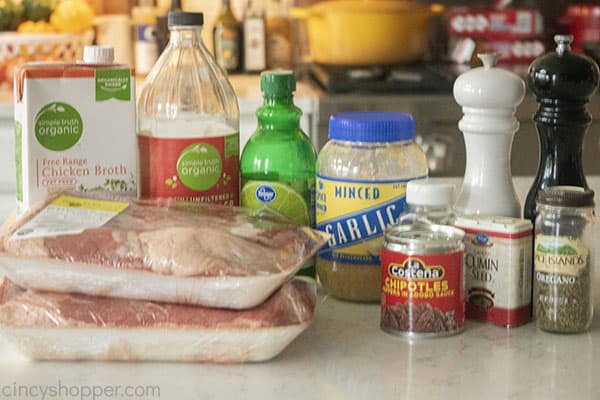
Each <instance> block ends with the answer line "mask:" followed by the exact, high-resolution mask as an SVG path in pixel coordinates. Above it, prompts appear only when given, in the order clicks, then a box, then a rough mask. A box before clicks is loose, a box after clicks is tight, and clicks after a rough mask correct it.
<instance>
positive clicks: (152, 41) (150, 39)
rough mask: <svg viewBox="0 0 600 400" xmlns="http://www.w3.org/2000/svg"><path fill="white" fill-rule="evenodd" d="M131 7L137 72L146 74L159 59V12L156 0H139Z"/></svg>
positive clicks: (141, 74) (142, 74) (139, 74)
mask: <svg viewBox="0 0 600 400" xmlns="http://www.w3.org/2000/svg"><path fill="white" fill-rule="evenodd" d="M137 4H138V5H137V6H135V7H133V8H132V9H131V19H132V23H133V26H134V31H135V39H134V46H133V51H134V54H135V57H134V59H135V61H134V63H135V73H136V75H138V76H142V77H144V76H146V75H147V74H148V72H150V70H151V69H152V67H153V66H154V63H156V60H157V59H158V48H157V44H156V17H157V14H158V11H157V8H156V1H155V0H138V2H137Z"/></svg>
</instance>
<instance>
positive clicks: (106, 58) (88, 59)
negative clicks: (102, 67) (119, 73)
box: [83, 46, 115, 64]
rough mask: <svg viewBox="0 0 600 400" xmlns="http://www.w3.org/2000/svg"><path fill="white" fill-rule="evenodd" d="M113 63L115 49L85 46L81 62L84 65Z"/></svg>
mask: <svg viewBox="0 0 600 400" xmlns="http://www.w3.org/2000/svg"><path fill="white" fill-rule="evenodd" d="M114 61H115V49H114V48H113V47H112V46H85V47H84V48H83V62H84V63H86V64H112V63H113V62H114Z"/></svg>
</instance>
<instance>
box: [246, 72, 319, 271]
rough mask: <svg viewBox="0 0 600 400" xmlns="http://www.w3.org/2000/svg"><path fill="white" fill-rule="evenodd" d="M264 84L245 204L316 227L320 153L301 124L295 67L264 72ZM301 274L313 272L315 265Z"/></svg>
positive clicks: (249, 147) (249, 153)
mask: <svg viewBox="0 0 600 400" xmlns="http://www.w3.org/2000/svg"><path fill="white" fill-rule="evenodd" d="M260 88H261V91H262V92H263V95H264V103H263V106H262V107H260V108H259V109H258V111H257V112H256V116H257V117H258V128H257V130H256V131H255V132H254V134H253V135H252V136H251V137H250V139H249V140H248V143H247V144H246V146H245V147H244V150H243V152H242V157H241V162H240V163H241V174H242V193H241V198H240V203H241V205H242V207H246V208H249V209H253V210H257V211H258V212H259V213H260V212H264V213H265V214H271V215H273V214H275V215H281V216H283V217H285V218H287V219H289V220H290V221H291V222H293V223H296V224H299V225H305V226H310V227H314V222H315V218H314V194H315V163H316V160H317V154H316V152H315V148H314V147H313V145H312V143H311V142H310V139H309V138H308V136H307V135H306V134H305V133H304V132H303V131H302V129H300V117H301V116H302V111H301V110H300V109H299V108H298V107H296V106H295V105H294V98H293V93H294V91H295V90H296V79H295V77H294V73H293V72H292V71H265V72H263V73H262V74H261V79H260ZM299 274H301V275H308V276H313V277H314V275H315V269H314V264H313V262H312V261H311V263H310V265H306V266H304V267H303V268H302V269H301V270H300V272H299Z"/></svg>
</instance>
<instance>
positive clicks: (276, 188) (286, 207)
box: [241, 179, 315, 226]
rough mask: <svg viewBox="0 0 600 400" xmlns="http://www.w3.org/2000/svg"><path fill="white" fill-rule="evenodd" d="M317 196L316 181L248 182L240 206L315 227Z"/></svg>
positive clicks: (243, 190) (243, 189) (244, 187)
mask: <svg viewBox="0 0 600 400" xmlns="http://www.w3.org/2000/svg"><path fill="white" fill-rule="evenodd" d="M314 193H315V187H314V179H306V180H298V181H296V182H291V183H288V184H285V183H281V182H271V181H253V180H249V181H246V182H245V183H244V186H243V188H242V195H241V205H242V207H245V208H249V209H251V210H259V211H264V212H265V213H269V214H274V215H279V216H283V217H285V218H287V219H289V220H291V221H292V222H294V223H296V224H299V225H305V226H314V225H313V224H314V211H313V210H314V196H315V195H314Z"/></svg>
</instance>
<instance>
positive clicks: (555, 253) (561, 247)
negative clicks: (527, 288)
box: [535, 235, 590, 276]
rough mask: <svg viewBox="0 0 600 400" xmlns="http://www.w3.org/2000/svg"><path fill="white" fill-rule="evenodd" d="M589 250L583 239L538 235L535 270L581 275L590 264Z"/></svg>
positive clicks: (546, 272)
mask: <svg viewBox="0 0 600 400" xmlns="http://www.w3.org/2000/svg"><path fill="white" fill-rule="evenodd" d="M589 252H590V249H589V248H588V247H586V246H585V245H584V244H583V243H582V242H581V240H573V239H570V238H568V237H560V236H551V235H536V237H535V272H536V274H537V273H538V272H540V273H544V274H560V275H568V276H579V275H580V274H581V271H582V269H584V268H586V266H587V264H588V255H589Z"/></svg>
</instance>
